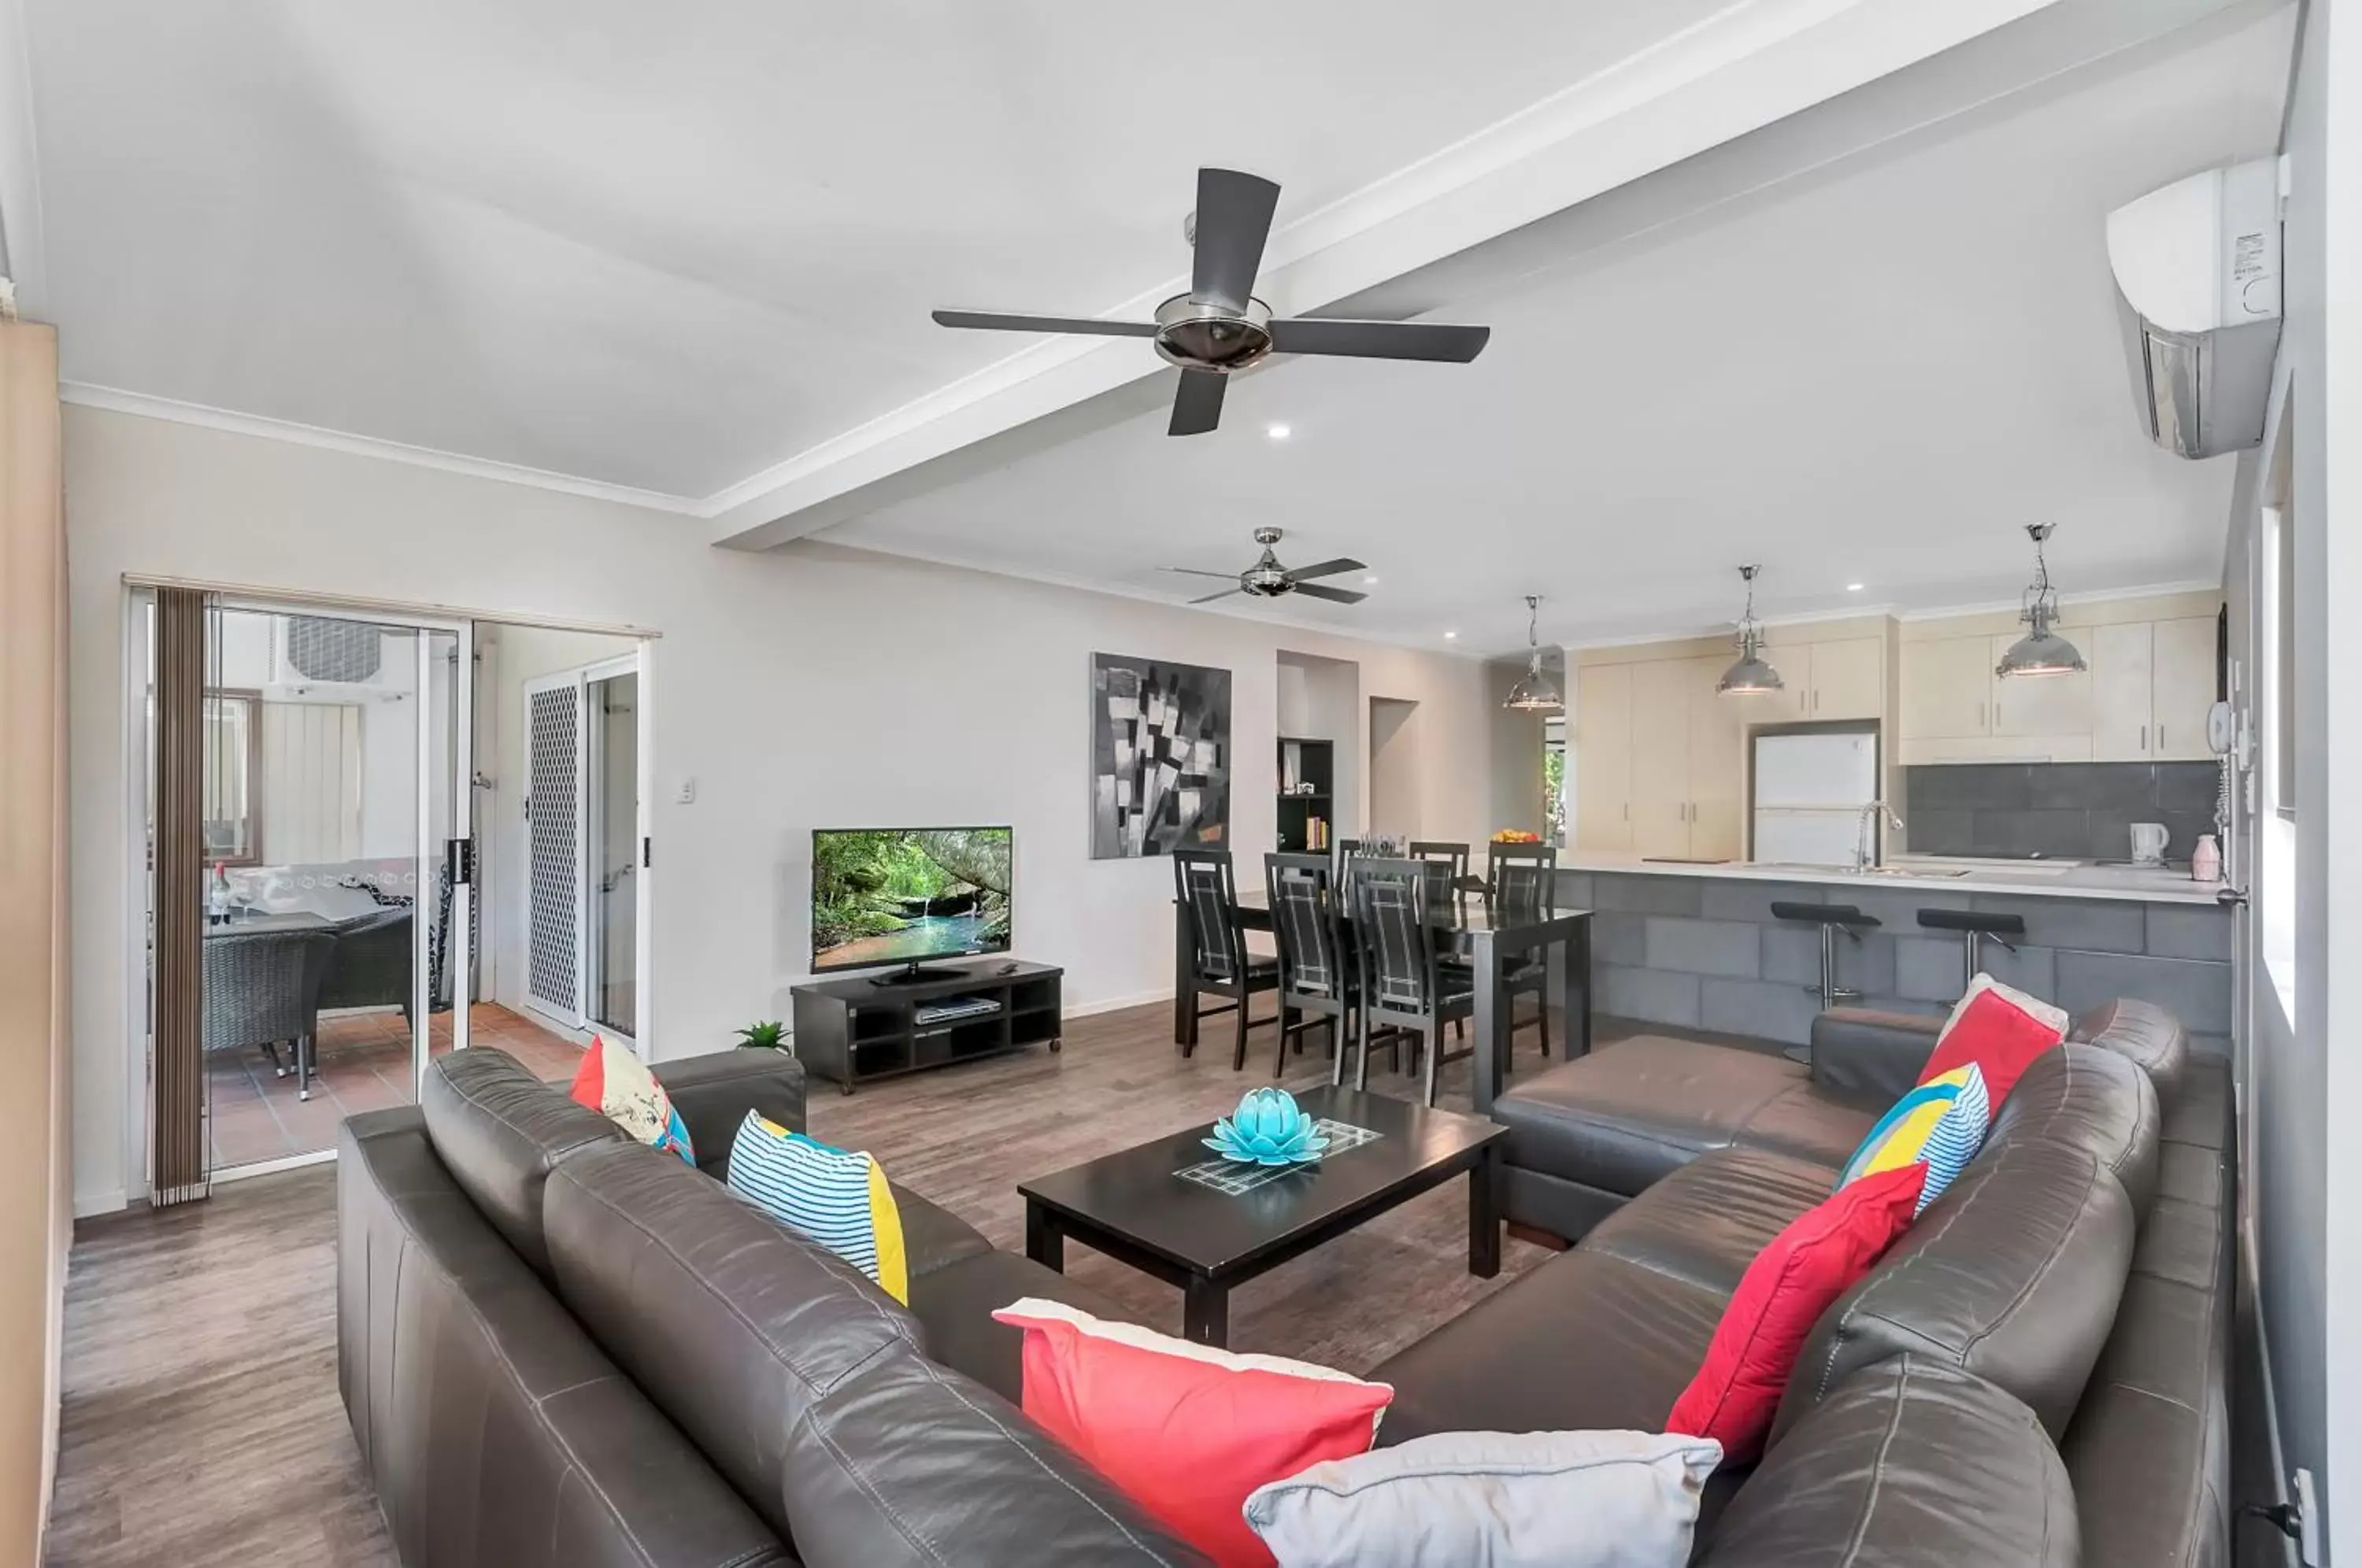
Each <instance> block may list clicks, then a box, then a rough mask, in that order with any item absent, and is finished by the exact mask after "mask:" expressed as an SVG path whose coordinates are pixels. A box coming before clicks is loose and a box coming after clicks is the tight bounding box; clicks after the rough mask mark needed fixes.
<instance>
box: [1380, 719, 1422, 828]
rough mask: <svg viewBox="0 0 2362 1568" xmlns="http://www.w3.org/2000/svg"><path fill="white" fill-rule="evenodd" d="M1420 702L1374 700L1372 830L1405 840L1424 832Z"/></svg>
mask: <svg viewBox="0 0 2362 1568" xmlns="http://www.w3.org/2000/svg"><path fill="white" fill-rule="evenodd" d="M1418 752H1419V745H1418V703H1417V702H1414V701H1409V700H1407V699H1405V698H1400V697H1373V698H1371V699H1370V823H1369V826H1370V832H1372V833H1373V834H1385V835H1388V836H1391V837H1396V838H1400V839H1404V840H1406V841H1407V840H1409V839H1414V838H1417V837H1418V835H1419V832H1420V826H1419V823H1420V800H1419V782H1418V779H1419V775H1418Z"/></svg>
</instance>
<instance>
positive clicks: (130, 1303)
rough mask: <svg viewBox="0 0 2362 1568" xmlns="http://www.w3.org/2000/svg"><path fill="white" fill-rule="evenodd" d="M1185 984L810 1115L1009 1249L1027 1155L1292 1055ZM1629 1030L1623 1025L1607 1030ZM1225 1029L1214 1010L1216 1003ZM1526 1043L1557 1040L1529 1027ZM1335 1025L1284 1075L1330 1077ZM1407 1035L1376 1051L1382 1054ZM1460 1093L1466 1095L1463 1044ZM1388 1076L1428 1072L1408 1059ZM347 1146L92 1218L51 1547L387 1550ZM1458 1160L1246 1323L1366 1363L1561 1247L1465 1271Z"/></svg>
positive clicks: (1101, 1139) (129, 1558)
mask: <svg viewBox="0 0 2362 1568" xmlns="http://www.w3.org/2000/svg"><path fill="white" fill-rule="evenodd" d="M1169 1019H1170V1011H1169V1010H1168V1009H1165V1008H1161V1007H1160V1008H1137V1009H1132V1010H1127V1011H1124V1012H1119V1013H1109V1014H1105V1015H1102V1016H1100V1017H1098V1018H1093V1019H1087V1020H1082V1021H1077V1022H1076V1023H1075V1024H1074V1025H1073V1026H1072V1029H1071V1032H1070V1033H1069V1034H1068V1036H1067V1040H1066V1045H1065V1050H1064V1052H1063V1053H1061V1054H1060V1055H1050V1054H1048V1053H1046V1052H1041V1051H1036V1052H1032V1053H1030V1054H1028V1055H1022V1056H1016V1057H1010V1058H1005V1059H1002V1060H999V1061H994V1062H982V1063H977V1064H974V1065H972V1066H965V1067H960V1068H955V1069H952V1070H949V1071H945V1072H941V1073H935V1074H931V1075H927V1076H923V1077H912V1078H907V1079H902V1080H900V1081H897V1082H893V1083H889V1084H886V1085H880V1086H877V1087H876V1088H869V1089H866V1090H864V1091H862V1092H861V1093H860V1094H858V1095H855V1096H853V1097H851V1098H849V1099H848V1098H844V1097H842V1096H840V1095H838V1094H837V1092H836V1091H835V1089H834V1088H833V1087H831V1086H828V1085H825V1084H815V1085H814V1086H813V1092H812V1094H811V1128H812V1132H813V1133H814V1134H815V1135H816V1136H818V1137H822V1138H825V1139H828V1140H831V1141H833V1142H836V1143H846V1144H851V1145H855V1146H858V1147H864V1148H867V1149H869V1150H870V1151H872V1152H873V1153H875V1154H877V1157H878V1159H879V1161H880V1162H881V1163H882V1164H883V1165H885V1166H886V1169H887V1171H888V1173H889V1175H890V1176H894V1177H895V1178H896V1179H897V1180H899V1181H902V1182H905V1183H907V1184H909V1185H910V1186H911V1187H913V1188H915V1189H916V1190H918V1191H919V1192H921V1193H922V1194H924V1195H925V1196H927V1197H928V1198H933V1199H934V1200H936V1201H938V1202H940V1203H943V1204H944V1205H946V1206H947V1207H949V1208H951V1209H954V1210H955V1211H956V1212H958V1213H959V1214H961V1215H962V1216H963V1217H965V1218H966V1219H967V1220H970V1221H971V1222H973V1223H974V1224H976V1225H977V1226H979V1227H980V1228H982V1229H983V1230H984V1231H985V1232H986V1233H987V1234H988V1235H989V1236H990V1237H992V1239H993V1240H994V1241H995V1242H999V1244H1001V1245H1002V1246H1005V1247H1010V1248H1012V1249H1014V1248H1017V1247H1019V1246H1021V1215H1022V1208H1021V1204H1020V1202H1019V1201H1018V1199H1017V1196H1016V1191H1015V1187H1016V1183H1017V1182H1018V1181H1019V1180H1021V1179H1022V1178H1023V1177H1025V1176H1032V1175H1038V1174H1042V1173H1044V1172H1047V1171H1051V1170H1054V1169H1057V1168H1059V1167H1061V1166H1063V1165H1070V1164H1073V1163H1075V1162H1076V1161H1080V1160H1083V1159H1087V1158H1090V1157H1093V1156H1095V1155H1098V1154H1104V1153H1108V1152H1109V1151H1112V1150H1115V1149H1118V1148H1121V1147H1124V1146H1126V1145H1128V1144H1131V1143H1139V1142H1142V1141H1143V1140H1145V1139H1147V1138H1149V1137H1151V1136H1153V1135H1156V1134H1160V1133H1164V1132H1170V1131H1172V1130H1173V1129H1174V1128H1175V1127H1179V1126H1186V1125H1187V1124H1189V1123H1191V1122H1194V1121H1211V1119H1212V1118H1213V1116H1214V1115H1215V1114H1216V1113H1217V1112H1219V1111H1222V1110H1228V1109H1229V1108H1230V1106H1231V1104H1232V1103H1234V1102H1235V1100H1236V1099H1237V1097H1238V1095H1239V1093H1240V1092H1241V1091H1242V1089H1243V1088H1248V1087H1251V1086H1253V1085H1254V1084H1258V1083H1264V1082H1268V1081H1270V1077H1271V1073H1272V1050H1271V1031H1270V1030H1268V1029H1265V1028H1258V1029H1257V1030H1255V1032H1254V1033H1253V1055H1252V1056H1251V1058H1250V1060H1249V1064H1248V1070H1247V1071H1246V1072H1245V1073H1243V1074H1233V1073H1232V1072H1231V1068H1230V1051H1229V1046H1228V1041H1227V1037H1224V1038H1221V1039H1220V1040H1219V1041H1218V1040H1216V1039H1213V1038H1209V1041H1208V1043H1206V1044H1205V1045H1202V1046H1200V1047H1199V1049H1198V1055H1196V1057H1195V1058H1194V1059H1191V1060H1188V1061H1184V1060H1182V1059H1181V1058H1180V1056H1179V1055H1177V1054H1176V1052H1175V1048H1174V1046H1173V1043H1172V1032H1171V1026H1170V1022H1169ZM1621 1032H1625V1031H1623V1030H1618V1029H1612V1028H1606V1027H1603V1028H1602V1029H1601V1031H1600V1032H1599V1039H1600V1041H1601V1042H1602V1043H1604V1042H1605V1041H1606V1040H1607V1039H1610V1038H1614V1037H1615V1036H1616V1035H1617V1034H1619V1033H1621ZM1214 1033H1215V1031H1214V1029H1213V1028H1212V1027H1211V1026H1210V1025H1209V1036H1210V1035H1212V1034H1214ZM1518 1044H1519V1055H1518V1061H1519V1062H1520V1063H1521V1064H1522V1065H1524V1066H1525V1067H1526V1070H1528V1071H1531V1070H1533V1069H1534V1068H1535V1067H1536V1066H1539V1065H1540V1063H1539V1059H1538V1057H1537V1055H1536V1052H1535V1046H1534V1035H1533V1033H1532V1032H1531V1031H1530V1030H1528V1031H1527V1032H1524V1033H1523V1034H1521V1035H1520V1036H1519V1041H1518ZM1319 1051H1320V1046H1319V1040H1318V1038H1317V1037H1316V1038H1315V1040H1314V1043H1313V1046H1312V1051H1311V1053H1310V1054H1309V1055H1305V1056H1303V1057H1300V1058H1295V1059H1292V1060H1291V1061H1290V1063H1289V1066H1288V1069H1287V1073H1286V1082H1288V1083H1290V1084H1299V1085H1300V1084H1306V1083H1312V1082H1318V1081H1321V1080H1323V1079H1325V1077H1326V1076H1327V1071H1328V1068H1327V1064H1326V1062H1325V1061H1324V1060H1322V1059H1321V1057H1320V1055H1319ZM1384 1061H1385V1057H1384V1055H1383V1054H1381V1055H1380V1057H1379V1063H1380V1064H1381V1066H1382V1065H1383V1063H1384ZM1444 1081H1445V1088H1446V1092H1445V1093H1444V1095H1443V1096H1442V1101H1441V1102H1442V1103H1443V1104H1445V1105H1446V1106H1450V1107H1454V1108H1457V1109H1462V1110H1464V1109H1466V1107H1467V1105H1468V1067H1467V1065H1466V1064H1465V1063H1460V1064H1455V1065H1454V1066H1451V1067H1450V1068H1447V1069H1446V1073H1445V1080H1444ZM1371 1084H1372V1087H1373V1088H1382V1089H1384V1090H1385V1091H1386V1092H1390V1093H1392V1092H1399V1093H1403V1094H1406V1095H1407V1094H1408V1093H1409V1088H1408V1085H1407V1080H1405V1079H1402V1078H1399V1077H1391V1076H1388V1075H1385V1074H1384V1073H1382V1072H1381V1073H1374V1074H1373V1075H1372V1078H1371ZM335 1193H336V1173H335V1170H334V1167H323V1168H318V1169H313V1170H305V1171H297V1172H292V1173H290V1174H288V1175H284V1176H262V1177H257V1178H255V1179H253V1180H251V1181H246V1182H240V1183H237V1184H235V1185H232V1186H227V1187H222V1188H220V1189H218V1191H217V1192H216V1194H215V1197H214V1198H211V1199H210V1200H208V1201H206V1202H204V1203H201V1204H194V1205H190V1206H188V1207H186V1208H183V1209H170V1210H165V1211H161V1212H152V1211H148V1210H144V1209H141V1210H135V1211H132V1212H130V1213H127V1214H122V1215H116V1216H111V1217H108V1218H105V1219H102V1220H90V1221H86V1222H84V1224H83V1226H82V1227H81V1228H80V1231H79V1232H78V1234H77V1238H76V1241H75V1245H74V1251H73V1259H72V1273H71V1275H70V1277H69V1279H68V1283H67V1290H66V1297H67V1300H66V1357H65V1412H64V1420H63V1433H62V1444H63V1446H62V1452H61V1457H60V1461H59V1467H58V1488H57V1496H56V1500H55V1505H54V1508H53V1511H52V1517H51V1527H50V1551H49V1559H48V1560H49V1562H50V1563H53V1564H72V1565H76V1568H83V1565H88V1568H98V1565H106V1568H132V1565H139V1568H147V1565H150V1564H153V1565H157V1568H164V1565H168V1564H169V1565H171V1568H207V1565H212V1564H220V1565H223V1568H230V1565H233V1564H234V1565H237V1568H292V1565H295V1564H304V1565H306V1568H313V1565H346V1564H366V1565H370V1568H378V1565H389V1568H390V1565H391V1564H392V1562H393V1556H392V1551H391V1549H390V1547H389V1546H388V1545H387V1542H386V1538H385V1533H384V1529H383V1527H382V1525H381V1521H380V1519H379V1516H378V1511H377V1505H376V1502H375V1500H374V1498H373V1497H372V1496H370V1491H369V1487H368V1485H367V1483H366V1482H365V1481H364V1480H363V1478H362V1476H361V1474H360V1468H359V1459H358V1456H357V1454H356V1452H355V1450H354V1447H353V1441H352V1436H351V1432H350V1430H349V1429H348V1426H347V1424H346V1419H345V1412H344V1407H343V1404H342V1402H341V1401H340V1399H339V1398H338V1396H337V1379H336V1275H335V1266H336V1259H335V1253H336V1198H335ZM1465 1202H1466V1197H1465V1191H1464V1188H1463V1187H1462V1186H1461V1185H1460V1184H1458V1183H1454V1184H1452V1185H1451V1186H1448V1187H1442V1188H1440V1189H1438V1190H1437V1191H1435V1192H1433V1193H1429V1194H1428V1195H1427V1196H1426V1197H1424V1198H1419V1199H1417V1200H1414V1201H1413V1202H1411V1203H1409V1204H1407V1205H1406V1206H1405V1207H1403V1208H1401V1209H1396V1210H1395V1211H1394V1212H1393V1213H1391V1214H1388V1215H1385V1216H1383V1217H1381V1218H1379V1219H1377V1220H1374V1221H1372V1222H1371V1223H1370V1224H1368V1225H1366V1226H1364V1227H1363V1228H1362V1229H1361V1230H1359V1231H1355V1232H1353V1233H1352V1234H1350V1235H1348V1236H1345V1237H1343V1238H1341V1239H1340V1240H1339V1241H1337V1242H1332V1243H1331V1244H1330V1245H1329V1246H1326V1247H1322V1248H1319V1249H1318V1250H1316V1251H1314V1252H1313V1253H1309V1254H1308V1255H1307V1256H1305V1257H1302V1258H1299V1259H1297V1260H1296V1261H1295V1262H1293V1263H1291V1264H1286V1265H1285V1266H1284V1267H1282V1268H1279V1269H1277V1270H1275V1271H1274V1272H1273V1273H1271V1274H1269V1275H1265V1276H1264V1277H1263V1278H1262V1279H1259V1280H1256V1281H1253V1282H1252V1283H1250V1284H1248V1285H1245V1286H1242V1287H1241V1288H1240V1289H1239V1290H1238V1291H1236V1292H1235V1293H1234V1295H1233V1297H1232V1300H1231V1344H1232V1345H1233V1346H1234V1347H1236V1348H1238V1349H1241V1350H1254V1351H1268V1352H1274V1353H1280V1354H1286V1355H1295V1356H1302V1357H1306V1358H1308V1359H1310V1360H1314V1361H1318V1362H1321V1363H1323V1364H1328V1365H1332V1366H1337V1367H1341V1368H1343V1369H1345V1370H1348V1371H1352V1372H1363V1371H1366V1370H1367V1369H1368V1368H1369V1367H1371V1366H1372V1365H1374V1364H1376V1363H1377V1362H1379V1361H1382V1360H1384V1359H1385V1357H1386V1356H1387V1355H1389V1354H1391V1353H1393V1352H1394V1351H1396V1350H1397V1349H1399V1348H1401V1347H1402V1346H1404V1345H1407V1344H1408V1343H1410V1342H1412V1341H1414V1340H1416V1339H1418V1338H1419V1337H1420V1336H1421V1335H1423V1334H1425V1333H1426V1332H1428V1331H1429V1330H1431V1329H1433V1328H1435V1327H1436V1326H1437V1325H1439V1324H1440V1323H1442V1322H1444V1321H1445V1320H1449V1319H1451V1318H1452V1317H1454V1316H1456V1315H1457V1314H1459V1313H1460V1312H1462V1311H1464V1310H1465V1309H1467V1307H1468V1305H1469V1304H1470V1303H1472V1302H1473V1301H1475V1300H1477V1299H1479V1298H1480V1297H1483V1296H1485V1294H1487V1293H1488V1292H1489V1291H1492V1290H1495V1289H1498V1288H1500V1287H1501V1286H1504V1285H1507V1283H1508V1282H1509V1281H1510V1280H1511V1279H1513V1278H1514V1277H1516V1276H1517V1275H1518V1274H1519V1273H1521V1272H1523V1271H1524V1270H1526V1269H1528V1268H1530V1267H1532V1266H1533V1265H1534V1264H1537V1263H1539V1262H1540V1261H1541V1259H1542V1257H1543V1256H1544V1255H1545V1254H1544V1253H1541V1252H1540V1250H1539V1249H1537V1248H1534V1247H1531V1246H1529V1245H1526V1244H1524V1243H1521V1242H1507V1243H1506V1244H1505V1246H1504V1249H1503V1257H1502V1270H1501V1275H1500V1277H1499V1278H1498V1279H1495V1280H1489V1281H1488V1280H1478V1279H1474V1278H1472V1277H1471V1276H1470V1275H1469V1274H1468V1271H1467V1228H1466V1214H1467V1211H1466V1209H1465V1207H1464V1205H1465ZM1068 1267H1069V1269H1070V1270H1071V1272H1072V1273H1073V1274H1074V1275H1076V1277H1078V1278H1082V1279H1085V1280H1087V1281H1088V1282H1089V1283H1091V1284H1092V1285H1094V1286H1098V1287H1099V1288H1100V1289H1102V1290H1104V1291H1106V1292H1107V1293H1108V1294H1109V1295H1112V1296H1114V1297H1118V1298H1119V1299H1120V1300H1122V1301H1124V1302H1126V1303H1127V1304H1130V1305H1131V1306H1134V1307H1136V1308H1137V1309H1139V1310H1140V1311H1141V1312H1142V1315H1143V1317H1144V1318H1145V1319H1146V1320H1147V1321H1149V1322H1152V1323H1155V1324H1158V1325H1161V1326H1163V1327H1164V1328H1166V1329H1168V1330H1171V1331H1178V1330H1179V1327H1180V1302H1179V1296H1178V1293H1177V1292H1175V1291H1174V1290H1172V1289H1171V1288H1169V1287H1167V1286H1162V1285H1159V1284H1157V1283H1155V1282H1154V1281H1153V1280H1150V1279H1148V1278H1146V1277H1145V1276H1142V1275H1136V1274H1133V1273H1132V1272H1131V1271H1130V1270H1129V1269H1126V1268H1124V1267H1123V1266H1122V1265H1120V1264H1116V1263H1114V1262H1112V1261H1111V1260H1109V1259H1107V1258H1103V1257H1100V1256H1098V1255H1096V1254H1094V1253H1089V1252H1087V1250H1086V1249H1084V1248H1082V1247H1080V1246H1071V1247H1069V1249H1068Z"/></svg>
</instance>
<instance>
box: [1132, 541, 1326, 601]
mask: <svg viewBox="0 0 2362 1568" xmlns="http://www.w3.org/2000/svg"><path fill="white" fill-rule="evenodd" d="M1254 536H1255V543H1256V544H1258V545H1261V546H1262V547H1263V559H1261V560H1259V561H1257V562H1255V564H1254V565H1253V566H1251V567H1249V568H1247V569H1246V570H1244V571H1242V572H1240V573H1239V574H1238V586H1237V587H1236V588H1225V589H1224V590H1222V591H1220V593H1209V594H1208V595H1206V597H1205V598H1203V599H1192V600H1191V601H1189V602H1190V603H1192V604H1210V603H1212V602H1214V601H1215V600H1217V599H1228V598H1229V597H1230V596H1231V594H1233V593H1243V594H1245V595H1246V596H1247V597H1248V598H1250V599H1278V598H1280V597H1282V596H1284V595H1286V594H1290V593H1301V594H1303V595H1304V596H1305V597H1306V598H1307V599H1326V600H1328V601H1329V602H1330V603H1332V604H1359V603H1360V602H1362V601H1363V600H1364V599H1367V598H1368V597H1369V595H1368V594H1366V593H1355V592H1354V591H1352V590H1351V589H1348V588H1330V587H1328V586H1327V585H1325V584H1323V583H1318V582H1314V581H1312V580H1311V579H1313V578H1316V577H1334V576H1336V575H1337V574H1338V573H1339V572H1341V571H1367V570H1369V568H1367V567H1365V566H1363V564H1362V563H1361V562H1360V561H1357V560H1355V559H1353V558H1352V557H1351V556H1339V557H1338V558H1336V559H1335V560H1333V561H1322V562H1321V563H1320V564H1319V566H1308V567H1297V568H1296V569H1294V570H1293V571H1291V570H1289V569H1287V568H1286V567H1284V566H1282V565H1280V564H1279V558H1278V557H1277V556H1275V555H1274V554H1273V553H1272V548H1271V547H1273V546H1274V545H1276V544H1278V543H1279V530H1278V529H1276V528H1258V529H1256V530H1255V531H1254ZM1164 569H1165V570H1166V571H1169V572H1175V573H1178V574H1179V575H1180V576H1183V577H1220V578H1227V577H1229V576H1230V575H1231V574H1230V573H1229V572H1226V571H1199V570H1198V569H1197V568H1196V567H1178V566H1169V567H1166V568H1164Z"/></svg>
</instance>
